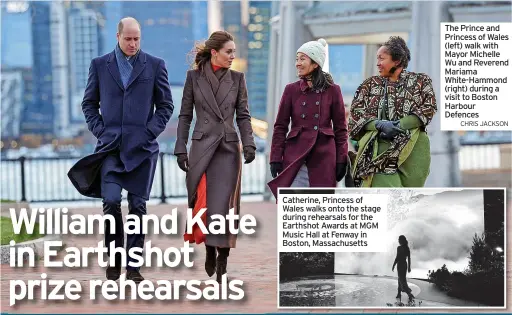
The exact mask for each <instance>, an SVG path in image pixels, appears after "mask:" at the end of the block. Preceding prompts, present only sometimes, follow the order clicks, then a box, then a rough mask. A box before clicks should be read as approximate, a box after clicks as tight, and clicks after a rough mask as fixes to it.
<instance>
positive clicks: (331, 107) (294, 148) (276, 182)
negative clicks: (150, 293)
mask: <svg viewBox="0 0 512 315" xmlns="http://www.w3.org/2000/svg"><path fill="white" fill-rule="evenodd" d="M290 120H291V128H290V132H289V133H288V125H289V124H290ZM287 133H288V134H287ZM347 154H348V132H347V122H346V119H345V105H344V103H343V97H342V95H341V88H340V86H339V85H337V84H334V85H333V86H331V87H329V88H327V89H326V90H325V91H323V92H322V91H319V90H313V89H311V88H309V86H308V85H307V83H306V82H305V81H303V80H299V81H297V82H294V83H290V84H288V85H287V86H286V88H285V89H284V92H283V96H282V97H281V102H280V104H279V110H278V113H277V117H276V121H275V124H274V133H273V136H272V145H271V151H270V162H271V163H272V162H283V172H282V173H281V174H279V175H278V176H277V177H276V178H274V179H272V180H271V181H270V182H269V183H268V186H269V188H270V190H271V191H272V193H273V194H274V196H275V197H276V199H277V191H278V188H279V187H290V185H291V184H292V182H293V180H294V178H295V176H296V175H297V173H298V171H299V169H300V167H301V166H302V165H303V164H304V163H306V166H307V168H308V175H309V185H310V187H336V163H346V162H347Z"/></svg>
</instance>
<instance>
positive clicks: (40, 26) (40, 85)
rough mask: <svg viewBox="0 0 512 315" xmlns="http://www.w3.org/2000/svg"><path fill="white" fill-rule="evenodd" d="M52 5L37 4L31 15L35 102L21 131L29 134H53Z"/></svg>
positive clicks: (31, 8) (29, 107)
mask: <svg viewBox="0 0 512 315" xmlns="http://www.w3.org/2000/svg"><path fill="white" fill-rule="evenodd" d="M52 5H54V4H53V3H51V2H39V1H34V2H32V3H31V4H30V11H31V16H32V47H33V62H34V65H33V82H34V102H33V103H32V104H30V106H28V107H27V108H26V109H25V113H24V118H23V124H22V130H23V132H24V133H29V134H45V135H49V136H52V135H53V134H54V126H53V125H54V119H55V113H54V89H53V70H52V69H53V67H54V63H53V58H52V44H51V41H50V40H49V39H50V38H51V37H52V23H51V20H52V12H51V7H52Z"/></svg>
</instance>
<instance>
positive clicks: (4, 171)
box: [0, 144, 512, 202]
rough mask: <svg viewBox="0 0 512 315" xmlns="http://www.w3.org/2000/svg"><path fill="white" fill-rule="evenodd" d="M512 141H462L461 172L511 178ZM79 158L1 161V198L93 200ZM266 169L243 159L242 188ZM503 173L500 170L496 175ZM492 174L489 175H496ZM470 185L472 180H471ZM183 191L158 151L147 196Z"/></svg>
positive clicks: (259, 183)
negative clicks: (73, 172)
mask: <svg viewBox="0 0 512 315" xmlns="http://www.w3.org/2000/svg"><path fill="white" fill-rule="evenodd" d="M511 156H512V145H511V144H471V145H462V146H461V147H460V150H459V170H460V171H461V172H462V173H467V172H468V171H469V172H477V174H480V173H481V171H486V170H491V171H492V172H493V175H492V176H494V177H496V176H497V175H496V174H498V176H500V177H499V178H498V177H496V178H497V179H496V180H495V179H492V178H490V177H489V180H488V182H489V181H494V182H496V183H498V182H499V183H503V184H505V185H506V186H508V185H509V182H510V174H511V173H510V172H511V169H512V162H511ZM76 161H78V158H55V157H51V158H26V157H21V158H19V159H5V160H2V161H1V165H0V167H1V172H0V178H1V187H0V198H1V199H4V200H5V199H7V200H14V201H23V202H25V201H26V202H60V201H85V200H96V199H93V198H88V197H85V196H82V195H81V194H79V193H78V192H77V191H76V189H75V188H74V187H73V185H72V184H71V182H70V180H69V179H68V177H67V173H68V171H69V169H70V168H71V167H72V166H73V164H74V163H76ZM267 170H268V166H267V162H266V158H265V154H264V153H257V154H256V158H255V160H254V161H253V162H252V163H251V164H242V194H243V195H259V194H263V193H265V190H266V182H265V175H266V172H267ZM500 174H501V175H500ZM494 177H493V178H494ZM468 185H470V186H473V184H472V182H468ZM186 196H187V190H186V186H185V173H184V172H183V171H182V170H180V168H179V167H178V164H177V163H176V158H175V156H174V155H172V154H170V153H161V154H160V157H159V160H158V165H157V169H156V173H155V177H154V181H153V186H152V190H151V196H150V197H151V199H160V200H161V201H162V202H166V200H167V199H171V198H184V197H186Z"/></svg>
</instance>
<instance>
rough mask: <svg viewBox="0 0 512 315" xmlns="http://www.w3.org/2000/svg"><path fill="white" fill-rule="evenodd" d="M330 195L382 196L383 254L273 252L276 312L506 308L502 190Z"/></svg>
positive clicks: (436, 190)
mask: <svg viewBox="0 0 512 315" xmlns="http://www.w3.org/2000/svg"><path fill="white" fill-rule="evenodd" d="M336 193H337V194H348V193H350V194H354V193H361V194H364V193H371V194H388V195H389V204H388V214H387V220H388V222H387V227H388V233H387V239H386V240H385V242H383V244H386V245H385V246H386V250H385V251H382V252H378V253H377V252H376V253H373V252H364V253H360V252H358V253H353V252H336V253H280V261H279V307H280V308H304V307H306V308H308V307H310V308H320V307H324V308H325V307H334V308H386V307H391V308H400V307H412V308H415V307H422V308H460V309H464V308H473V309H474V308H504V307H505V306H506V305H505V300H506V287H505V279H506V270H505V261H506V252H505V248H506V244H505V237H506V236H505V223H504V222H505V213H506V212H505V210H506V208H505V205H506V202H507V200H506V192H505V189H457V188H446V189H427V188H422V189H366V190H363V189H338V190H336ZM331 263H332V265H329V264H331Z"/></svg>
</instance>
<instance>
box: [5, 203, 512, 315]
mask: <svg viewBox="0 0 512 315" xmlns="http://www.w3.org/2000/svg"><path fill="white" fill-rule="evenodd" d="M174 207H178V208H179V209H180V210H182V209H185V208H184V205H155V206H151V207H150V210H149V213H153V214H156V215H158V216H162V215H164V214H167V213H169V212H170V210H171V209H172V208H174ZM99 210H100V209H99V208H88V209H72V210H70V213H82V214H89V213H90V214H92V213H99ZM123 211H127V209H126V207H124V209H123ZM242 212H243V213H242V214H247V213H250V214H252V215H254V216H255V217H256V219H257V222H258V228H257V235H256V236H241V237H239V241H238V246H237V248H236V249H234V250H232V251H231V254H230V258H229V265H228V272H229V275H230V276H231V277H232V278H236V279H240V280H243V281H244V291H245V298H244V300H243V301H206V300H201V301H187V300H186V299H185V297H184V295H182V296H181V298H180V299H179V300H170V301H164V302H162V301H158V300H156V301H143V300H124V301H107V300H105V299H103V298H102V297H100V298H99V299H98V300H95V301H90V300H88V297H89V294H88V293H89V287H88V282H89V280H94V279H100V280H104V279H105V278H104V270H103V269H102V268H100V267H96V266H95V265H94V264H93V267H89V268H85V269H76V270H74V269H56V268H44V267H36V268H11V267H9V266H8V265H2V266H1V275H2V279H1V311H2V313H5V312H8V313H47V314H58V313H116V314H120V313H132V314H133V313H269V312H278V309H277V299H278V294H277V288H278V284H277V244H276V242H275V240H276V239H277V235H276V233H277V224H276V205H275V203H273V202H245V203H243V208H242ZM509 217H510V216H509ZM510 223H511V220H509V226H510ZM180 234H181V233H179V234H178V235H180ZM101 240H102V235H95V236H90V237H68V238H66V239H65V243H66V245H67V246H76V247H84V246H91V247H94V246H96V244H97V243H98V242H100V241H101ZM146 240H151V241H152V242H153V245H154V246H159V247H161V248H167V247H178V248H179V247H182V246H183V241H182V238H181V236H172V237H165V236H157V235H153V236H148V237H147V239H146ZM507 243H508V244H511V242H510V241H509V242H507ZM195 248H196V250H197V252H196V255H195V257H194V260H195V265H194V267H192V268H185V267H181V268H173V269H171V268H150V269H142V273H143V275H144V276H145V277H146V279H148V280H152V281H153V282H154V283H156V281H157V280H159V279H166V280H192V279H198V280H207V275H206V273H205V272H204V267H203V266H204V255H205V253H204V246H203V245H202V244H201V246H196V247H195ZM510 248H512V247H511V246H509V249H510ZM40 265H41V266H42V263H41V264H40ZM507 271H508V273H509V278H510V271H511V264H510V263H509V264H507ZM43 272H46V273H48V275H49V278H52V279H65V280H70V279H77V280H79V281H80V282H81V284H82V288H83V290H82V292H83V294H82V297H85V298H86V299H83V300H81V301H77V302H73V301H44V300H37V301H23V302H21V303H20V304H19V305H16V306H14V307H10V306H9V296H10V294H9V282H10V280H14V279H20V280H25V281H27V280H34V279H40V275H41V273H43ZM182 292H185V294H186V293H188V290H186V289H184V290H183V289H182ZM510 292H511V289H510V287H509V288H508V296H510ZM128 294H129V293H128ZM510 310H512V307H509V311H510ZM292 311H293V310H290V309H283V310H281V312H287V313H289V312H292ZM340 311H341V310H325V309H309V310H302V311H301V312H315V313H318V312H340ZM349 311H350V312H356V313H368V312H372V313H375V312H378V313H384V312H385V313H389V312H393V313H399V312H402V311H403V312H406V311H407V310H406V309H403V310H402V309H399V310H395V309H390V308H382V309H350V310H349V309H345V310H343V312H349ZM409 311H410V310H409ZM414 311H415V312H416V311H418V312H421V311H423V312H425V311H427V310H421V309H420V308H417V309H415V310H414ZM468 311H473V310H468V309H465V310H461V311H460V312H468ZM499 311H500V310H499ZM499 311H498V312H499Z"/></svg>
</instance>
